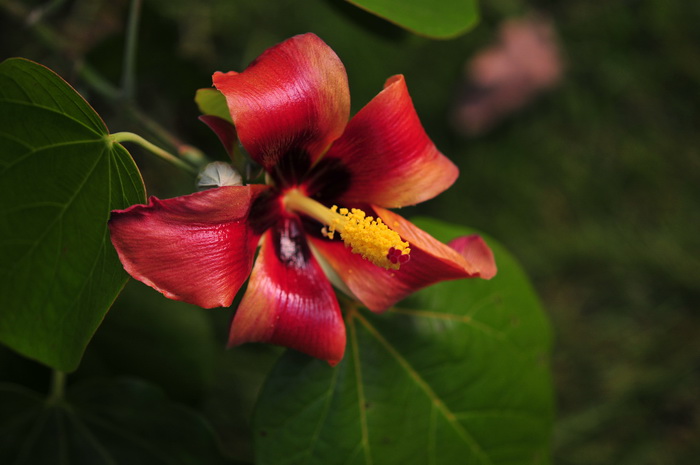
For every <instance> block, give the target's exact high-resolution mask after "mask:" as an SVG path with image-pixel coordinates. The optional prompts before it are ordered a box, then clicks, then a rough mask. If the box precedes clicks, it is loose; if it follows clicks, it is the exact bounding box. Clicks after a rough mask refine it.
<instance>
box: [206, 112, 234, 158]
mask: <svg viewBox="0 0 700 465" xmlns="http://www.w3.org/2000/svg"><path fill="white" fill-rule="evenodd" d="M199 120H200V121H201V122H203V123H204V124H206V125H207V126H209V128H210V129H211V130H212V131H214V133H215V134H216V135H217V136H218V137H219V140H220V141H221V143H222V144H223V145H224V148H225V149H226V152H228V156H229V157H231V158H233V149H234V148H235V146H236V141H237V140H238V138H237V137H236V128H235V127H234V126H233V124H231V123H230V122H228V121H226V120H225V119H223V118H219V117H218V116H213V115H202V116H200V117H199Z"/></svg>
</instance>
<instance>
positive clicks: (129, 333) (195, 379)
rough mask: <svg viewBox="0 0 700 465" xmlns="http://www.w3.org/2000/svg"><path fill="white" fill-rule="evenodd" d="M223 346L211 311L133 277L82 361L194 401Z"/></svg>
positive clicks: (206, 384) (211, 374)
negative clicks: (170, 296)
mask: <svg viewBox="0 0 700 465" xmlns="http://www.w3.org/2000/svg"><path fill="white" fill-rule="evenodd" d="M223 347H224V342H223V341H220V340H218V339H217V338H216V337H215V336H214V332H213V328H212V325H211V323H210V321H209V319H208V318H207V312H205V311H204V310H202V309H201V308H198V307H194V306H192V305H189V304H186V303H184V302H177V301H174V300H169V299H163V296H162V295H160V294H159V293H157V292H153V290H152V289H151V288H150V287H147V286H146V285H144V284H142V283H140V282H138V281H136V280H131V281H130V282H129V283H128V284H127V285H126V288H125V289H124V291H123V292H122V293H121V295H120V296H119V300H117V302H116V303H115V304H114V307H112V310H110V312H109V313H108V314H107V317H106V318H105V320H104V322H103V324H102V326H100V328H99V330H98V331H97V333H96V334H95V337H94V338H93V339H92V342H91V343H90V346H89V347H88V349H87V351H86V352H85V358H84V361H83V366H86V367H89V363H91V362H93V361H94V363H96V364H99V366H101V367H103V368H108V369H109V371H110V372H111V373H116V374H120V375H126V376H137V377H138V378H141V379H144V380H147V381H150V382H154V383H156V384H158V385H159V386H163V388H164V389H165V391H166V392H167V393H168V395H169V396H170V397H171V398H173V399H177V400H182V401H190V402H196V401H198V400H199V399H200V398H201V395H202V394H203V393H204V392H205V391H206V390H207V389H208V388H209V386H210V383H211V381H212V380H213V378H214V362H215V357H216V356H217V355H218V353H219V352H220V351H221V350H223Z"/></svg>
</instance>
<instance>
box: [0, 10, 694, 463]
mask: <svg viewBox="0 0 700 465" xmlns="http://www.w3.org/2000/svg"><path fill="white" fill-rule="evenodd" d="M14 3H19V4H26V5H29V4H34V5H36V4H38V3H39V2H13V1H12V0H9V1H7V2H3V6H2V8H3V13H2V14H0V37H1V38H2V40H0V44H2V45H0V53H2V56H3V57H8V56H16V55H21V56H26V57H29V58H32V59H34V60H35V61H39V62H41V63H44V64H47V65H49V66H50V67H51V68H53V69H55V70H57V71H58V72H59V74H61V75H62V76H64V77H66V78H67V79H69V81H70V82H71V83H72V84H73V85H75V86H76V88H77V89H79V91H80V93H81V94H83V95H85V96H86V97H87V98H88V99H89V101H90V103H91V104H92V105H93V106H94V107H95V108H97V109H98V110H99V112H100V114H101V115H102V116H103V117H104V118H105V120H106V121H107V122H108V123H109V126H110V128H112V129H119V130H133V131H137V132H139V133H140V134H143V135H144V136H148V137H149V139H153V140H154V141H158V142H161V143H163V144H164V145H166V146H167V145H168V143H169V141H168V140H167V138H165V137H163V134H162V133H159V132H158V131H154V130H153V129H154V127H153V126H152V125H150V124H148V123H145V122H144V120H142V119H139V118H136V119H134V118H133V114H132V113H131V111H130V108H129V107H128V106H125V105H124V104H123V102H121V101H119V100H115V99H114V98H113V97H110V96H108V95H106V94H103V93H100V92H99V91H97V90H96V88H95V87H94V86H93V84H94V82H93V83H89V82H90V81H91V79H92V78H93V77H94V76H91V75H90V73H89V71H93V72H94V71H97V72H99V73H100V74H101V75H102V76H104V77H106V78H107V79H108V80H109V81H111V82H118V81H119V79H120V72H121V60H120V58H119V57H120V54H121V51H122V48H123V42H124V36H123V34H122V33H121V29H120V28H121V27H122V24H123V22H122V19H123V17H124V16H125V10H124V8H123V6H124V2H100V1H92V0H90V1H81V0H76V1H72V2H51V3H52V4H55V5H58V7H53V10H51V11H50V12H48V13H47V14H45V15H43V16H42V15H40V14H35V15H33V16H32V18H33V22H32V24H33V26H30V27H27V22H25V19H26V17H27V16H22V17H21V18H20V19H17V18H15V17H13V16H12V15H13V13H8V11H6V10H4V8H5V5H9V4H14ZM61 5H63V6H61ZM143 5H144V10H143V16H142V20H143V21H142V31H143V32H142V34H143V37H142V40H141V42H140V44H139V47H138V50H139V52H138V62H137V64H138V66H137V74H138V81H137V83H138V85H137V94H136V95H137V102H138V103H139V106H140V107H141V108H147V109H148V114H149V115H150V116H151V117H152V118H153V119H155V120H157V121H159V122H160V123H162V125H163V126H165V127H166V128H169V129H171V130H177V133H178V136H179V137H181V138H182V139H184V140H187V141H189V142H194V143H195V144H196V145H197V146H199V147H201V148H203V149H204V151H205V152H206V153H207V154H208V155H210V156H211V157H217V158H220V159H225V157H226V155H225V153H224V152H223V151H222V150H221V147H220V144H219V142H218V141H216V139H215V138H212V137H211V134H210V133H209V132H208V130H206V129H205V128H204V127H203V126H202V127H200V126H199V125H198V124H199V123H197V122H196V116H197V112H196V108H195V106H194V105H193V104H192V102H191V98H192V91H193V89H198V88H203V87H208V86H209V85H210V81H209V75H210V73H211V71H212V70H215V69H221V70H227V69H239V70H240V69H243V68H244V67H245V66H246V64H247V63H248V62H249V61H250V60H251V59H252V58H254V57H255V56H256V55H257V54H259V53H260V52H261V51H262V50H264V49H265V48H266V47H267V46H269V45H271V44H272V43H275V42H278V41H280V40H283V39H284V38H286V37H289V36H290V35H292V34H296V33H300V32H307V31H313V32H316V33H317V34H319V35H320V36H321V37H323V38H324V40H326V41H327V42H328V43H329V44H330V45H331V46H332V47H333V48H334V49H335V50H336V51H337V52H338V54H339V55H340V56H341V57H342V58H343V60H344V61H345V63H346V64H347V66H348V71H349V73H350V84H351V88H352V91H353V99H354V100H353V104H354V107H355V109H359V107H360V106H361V105H362V104H364V103H365V102H367V101H368V99H369V98H371V97H372V96H373V95H374V94H376V92H377V90H378V89H379V88H380V87H381V85H382V82H383V80H384V79H385V78H386V76H388V75H390V74H392V73H397V72H401V73H404V74H405V75H406V77H407V81H408V83H409V86H410V88H411V91H412V97H413V99H414V102H415V104H416V107H417V108H418V111H419V114H420V115H421V118H422V119H423V122H424V124H425V125H426V128H427V129H428V133H429V134H430V135H431V136H432V137H433V139H434V140H436V142H437V145H438V147H440V148H441V149H442V151H443V152H444V153H446V154H448V155H449V156H450V157H451V158H452V159H453V160H454V161H455V162H456V163H457V164H458V165H459V166H460V168H461V172H462V175H461V180H460V182H458V183H457V184H456V185H455V186H454V187H453V189H451V190H449V191H448V192H447V193H446V194H445V195H443V196H442V197H441V198H440V200H439V201H433V202H430V203H429V204H427V205H426V206H425V207H422V208H421V209H419V211H420V212H421V213H424V214H430V215H432V216H435V217H438V218H443V219H448V220H450V221H452V222H455V223H458V224H470V225H474V226H477V227H478V228H479V229H481V230H485V231H489V232H490V233H491V234H492V235H493V236H495V237H498V238H499V239H500V240H501V242H502V243H504V244H505V245H506V246H507V247H508V249H509V250H511V251H512V252H513V253H514V254H515V256H517V257H518V258H519V259H520V261H521V262H522V263H523V265H524V267H525V269H526V270H527V271H528V274H529V275H530V276H531V277H532V278H533V282H534V284H535V287H536V289H537V290H538V293H539V294H540V295H541V297H542V300H543V302H544V304H545V305H544V306H545V308H546V309H547V312H548V314H549V315H550V316H551V318H552V320H553V324H554V327H555V334H556V337H555V346H554V359H553V370H554V379H555V384H556V387H557V392H558V394H557V398H558V401H557V404H558V415H557V420H556V423H555V435H554V462H555V463H561V464H565V465H579V464H586V465H599V464H600V465H602V464H607V463H616V464H620V465H626V464H635V465H636V464H639V463H675V464H681V465H686V464H687V465H690V464H694V463H696V462H697V456H698V454H699V453H700V450H699V449H698V441H697V437H698V431H700V423H699V422H698V419H700V414H699V413H698V412H699V410H698V406H699V405H700V404H699V403H698V401H697V393H696V391H697V389H696V386H697V385H698V383H699V382H700V378H699V377H698V371H697V370H694V369H693V367H695V366H697V365H698V360H700V346H699V345H698V344H697V338H696V336H695V335H696V334H697V332H698V331H700V320H699V319H698V317H697V312H696V308H697V307H698V298H699V297H700V292H699V291H700V287H698V280H697V276H698V274H699V273H700V263H698V260H697V256H698V251H700V243H699V242H698V237H699V236H698V235H697V224H698V222H699V221H700V217H699V216H698V215H699V212H700V208H698V198H700V190H699V189H698V186H700V171H699V170H698V167H699V166H700V165H698V164H697V162H696V160H697V159H698V150H697V147H698V146H700V140H699V138H698V132H697V130H696V126H697V125H696V124H695V121H696V119H697V118H696V117H695V115H696V113H697V108H698V106H700V101H699V100H698V94H697V92H695V88H696V83H697V81H698V79H699V78H700V72H699V69H698V63H700V61H698V60H697V44H698V43H700V42H699V41H700V36H699V35H698V31H699V30H698V28H697V23H698V21H699V18H700V6H699V5H698V4H695V3H687V2H685V3H682V2H665V1H661V0H641V1H638V2H635V3H634V4H633V6H634V14H630V3H629V2H613V3H610V2H589V1H586V0H574V1H572V2H565V3H562V2H551V1H537V2H534V3H531V5H534V6H536V7H537V8H538V9H539V11H540V12H541V13H544V14H546V15H547V16H549V17H550V18H551V19H552V20H553V21H554V24H555V27H556V28H557V30H558V31H559V33H560V40H561V44H562V46H563V48H564V50H565V51H566V56H567V62H566V66H567V69H566V76H567V77H566V80H565V81H564V82H563V83H562V85H561V87H560V88H559V89H558V90H556V91H555V92H554V93H553V94H551V95H550V96H546V97H544V98H543V99H540V100H539V101H538V102H537V103H536V104H535V105H534V106H532V107H530V108H529V109H527V110H525V111H523V112H521V113H520V114H518V115H516V116H515V117H514V118H512V119H511V120H510V121H508V122H506V123H505V124H504V125H502V126H500V127H498V128H496V129H495V130H494V131H493V132H492V133H490V134H487V135H485V136H481V137H478V138H472V139H464V138H461V137H459V136H457V135H456V134H455V133H454V131H453V130H452V129H451V128H450V127H449V124H448V122H447V119H446V115H447V114H448V113H449V110H450V108H451V107H452V105H454V104H455V89H456V88H457V87H459V85H460V80H461V73H462V68H463V65H464V61H465V60H467V59H468V58H469V57H470V56H472V55H473V54H474V53H475V52H476V50H477V49H479V48H480V47H482V46H483V45H485V44H487V43H489V42H490V41H491V39H492V37H493V36H494V35H495V33H496V31H495V29H496V25H497V24H498V23H499V22H500V21H502V20H503V19H504V18H505V17H508V16H511V15H515V14H520V13H521V12H522V11H523V10H524V9H525V8H526V5H524V4H523V3H522V2H516V1H510V0H499V1H496V2H482V8H481V12H480V15H481V16H482V21H481V22H480V24H479V25H478V27H475V28H474V29H473V30H472V31H471V32H470V33H469V34H466V35H464V36H461V37H459V38H457V39H453V40H450V41H429V40H427V39H424V38H422V37H417V36H413V35H411V34H409V33H408V32H406V31H405V30H404V29H400V28H398V27H393V26H392V25H390V24H388V23H387V22H385V21H382V20H379V19H378V18H376V17H374V16H372V15H370V14H368V13H365V12H364V11H362V10H360V9H359V8H356V7H354V6H353V5H350V4H348V3H346V2H339V1H337V0H309V1H307V2H298V1H291V0H286V1H285V0H280V1H279V2H275V9H274V11H273V10H271V9H270V6H269V3H268V2H259V1H254V0H246V1H240V2H231V1H229V0H214V1H211V2H204V3H202V2H183V1H166V0H149V1H148V2H143ZM42 11H43V10H42ZM36 12H39V10H38V9H37V10H35V13H36ZM52 28H53V30H55V31H60V32H61V33H62V34H63V35H64V38H63V41H51V40H48V41H47V40H46V37H49V36H46V35H45V32H46V30H47V29H48V30H51V29H52ZM37 32H38V33H37ZM58 44H63V45H61V47H62V48H61V51H60V52H59V53H57V52H56V49H55V47H56V45H58ZM76 58H77V59H76ZM103 83H104V82H103ZM115 88H116V87H115ZM132 155H133V156H134V158H135V159H136V160H137V163H138V165H139V168H140V170H141V172H142V174H143V176H144V178H145V180H146V183H147V185H148V186H149V191H150V192H151V193H154V194H156V195H159V196H161V197H167V196H173V195H181V194H184V193H188V192H191V191H192V185H191V179H190V178H189V177H188V176H187V175H185V174H182V173H180V172H178V171H176V170H175V169H173V168H171V167H170V166H167V165H165V164H164V163H163V162H161V161H160V160H153V159H151V158H149V157H147V156H145V155H144V153H143V152H141V151H140V150H139V149H135V150H133V151H132ZM1 186H2V184H0V189H1V188H2V187H1ZM410 212H411V213H413V212H415V210H410ZM411 213H409V216H410V214H411ZM0 264H3V265H4V261H3V257H0ZM0 296H1V294H0ZM3 304H4V301H2V297H0V314H1V313H2V311H3V309H4V305H3ZM146 314H147V315H148V321H147V322H142V321H141V318H142V316H143V315H146ZM176 315H177V316H176ZM184 315H187V316H186V317H185V316H184ZM230 317H231V315H230V312H229V311H226V310H221V311H220V310H216V311H206V312H205V311H202V310H197V309H193V308H191V307H188V306H186V305H179V304H177V303H174V302H171V301H166V300H165V299H162V298H159V296H158V295H156V294H155V293H153V292H152V291H150V290H149V289H147V288H146V287H145V286H142V285H140V284H138V283H134V282H132V283H130V284H128V285H127V287H126V290H125V292H124V293H122V294H121V296H120V297H119V299H118V300H117V302H116V303H115V305H114V307H113V308H112V310H111V311H110V312H109V313H108V315H107V317H106V319H105V321H104V324H103V325H102V326H100V328H99V329H98V331H97V334H96V336H95V339H94V341H93V342H92V343H91V344H90V345H89V346H88V350H87V352H86V354H85V357H84V360H83V362H82V363H81V365H80V367H79V369H78V370H77V371H76V372H75V373H74V374H73V375H71V376H69V377H68V384H69V386H68V387H69V392H70V387H71V384H72V383H76V384H77V383H78V382H80V381H81V380H86V379H90V378H92V377H94V376H96V375H103V376H107V377H110V378H111V377H113V376H117V375H129V376H138V377H140V378H144V379H146V380H148V381H149V382H150V383H153V384H156V385H158V386H159V387H160V388H162V389H164V390H165V391H166V392H167V394H168V396H169V397H171V398H173V399H176V400H178V401H180V402H184V403H186V404H187V405H189V406H190V407H192V408H194V409H197V410H198V411H200V412H201V413H202V414H203V415H205V416H206V418H207V419H208V421H209V422H211V423H212V424H213V425H214V427H215V429H216V431H217V433H218V434H219V436H220V438H222V446H223V447H224V448H225V449H226V453H227V454H228V456H230V457H234V458H236V459H238V460H242V461H244V462H252V460H253V452H252V449H251V446H250V443H252V441H253V439H254V438H253V436H252V432H251V431H250V427H249V424H248V421H249V418H250V415H251V413H252V412H251V409H252V404H253V402H254V400H255V399H256V397H257V393H258V390H259V388H260V386H261V384H262V383H263V381H264V376H265V374H266V373H267V372H268V371H269V369H270V368H271V366H272V365H273V364H274V361H275V359H276V357H277V355H278V352H277V351H276V350H275V349H274V348H271V347H268V346H259V347H258V346H245V347H242V348H240V349H236V350H231V351H226V352H224V351H222V350H218V351H214V355H211V351H210V350H209V349H207V350H203V351H201V352H198V351H189V352H188V351H187V350H185V349H184V348H195V347H198V344H203V346H205V347H208V348H212V347H213V348H221V347H223V345H224V344H225V339H226V334H225V332H226V329H225V328H226V326H227V323H228V321H229V320H230ZM170 323H172V325H169V324H170ZM166 327H167V328H168V331H164V332H167V333H169V334H170V335H171V337H172V338H169V337H165V336H163V334H162V333H161V332H160V330H159V329H158V328H166ZM188 327H191V328H192V331H191V332H189V333H188V332H187V331H186V329H187V328H188ZM176 328H180V329H176ZM136 333H138V336H139V337H143V339H141V340H142V341H143V345H144V347H149V348H150V350H151V352H150V353H149V355H150V356H151V357H152V358H150V359H149V357H143V356H140V354H143V353H144V352H143V351H144V350H148V349H138V350H137V349H136V347H137V346H138V345H139V344H140V343H139V344H135V345H130V342H131V339H132V337H133V336H134V334H136ZM159 334H160V335H161V337H160V341H161V342H156V340H157V339H158V337H157V335H159ZM185 335H186V336H187V337H185ZM149 337H152V338H153V341H154V342H153V343H152V344H151V345H150V346H149V345H148V344H147V343H146V342H147V341H148V338H149ZM166 340H167V342H166ZM115 341H120V342H121V343H120V344H116V343H115ZM176 341H177V342H176ZM174 344H180V345H179V346H178V347H180V348H182V349H183V350H182V352H179V351H178V353H169V352H168V349H167V348H168V347H169V346H170V345H174ZM154 347H157V348H158V349H157V350H154ZM130 349H131V352H130ZM156 354H157V355H156ZM187 355H188V361H187V363H186V365H185V367H183V368H180V367H181V361H182V360H183V357H186V356H187ZM206 360H208V363H205V361H206ZM139 362H140V363H139ZM159 362H160V363H159ZM205 365H206V368H205V369H203V372H198V373H195V374H193V376H190V374H191V373H192V371H191V370H192V367H193V366H205ZM212 365H213V366H212ZM205 372H206V373H208V374H206V373H205ZM46 378H47V372H46V370H45V369H44V368H42V367H41V366H39V365H37V364H35V363H33V362H31V361H28V360H26V359H24V358H22V357H20V356H18V355H16V354H14V353H12V352H11V351H9V350H6V349H3V348H0V379H1V380H4V381H12V382H13V383H16V384H22V385H26V386H30V387H31V388H32V389H33V390H35V391H39V392H43V391H45V390H46ZM0 417H2V416H1V415H0Z"/></svg>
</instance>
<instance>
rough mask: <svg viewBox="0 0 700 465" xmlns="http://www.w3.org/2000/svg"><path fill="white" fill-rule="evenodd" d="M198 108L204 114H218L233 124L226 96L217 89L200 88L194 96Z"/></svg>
mask: <svg viewBox="0 0 700 465" xmlns="http://www.w3.org/2000/svg"><path fill="white" fill-rule="evenodd" d="M194 101H195V103H196V104H197V108H199V111H200V112H201V113H202V114H203V115H212V116H218V117H219V118H222V119H225V120H226V121H228V122H229V123H231V124H233V120H232V119H231V112H229V110H228V104H227V103H226V97H224V94H222V93H221V92H219V91H218V90H216V89H198V90H197V93H196V94H195V96H194Z"/></svg>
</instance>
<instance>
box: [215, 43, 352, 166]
mask: <svg viewBox="0 0 700 465" xmlns="http://www.w3.org/2000/svg"><path fill="white" fill-rule="evenodd" d="M213 79H214V86H216V88H217V89H218V90H219V91H221V93H223V94H224V95H225V96H226V101H227V102H228V106H229V110H230V111H231V116H232V118H233V122H234V124H235V125H236V130H237V131H238V137H239V139H240V141H241V143H242V144H243V146H244V147H245V149H246V150H247V151H248V153H249V154H250V155H251V157H252V158H253V159H254V160H255V161H256V162H258V163H259V164H260V165H262V166H263V167H264V168H265V169H266V170H268V171H271V169H272V168H273V167H274V166H275V165H277V163H278V162H280V160H281V159H282V158H283V157H297V158H300V159H301V160H291V161H289V160H287V162H290V163H298V162H302V163H306V164H309V163H311V162H313V161H314V160H316V159H317V158H318V157H319V156H320V155H321V154H323V153H324V152H325V151H326V149H327V148H328V146H329V145H330V144H331V143H332V142H333V141H334V140H335V139H337V138H338V137H339V136H340V135H341V134H342V132H343V129H344V128H345V125H346V124H347V121H348V117H349V115H350V92H349V90H348V82H347V75H346V73H345V67H344V66H343V64H342V63H341V61H340V59H339V58H338V56H337V55H336V54H335V52H333V50H331V48H330V47H328V45H326V44H325V43H324V42H323V41H322V40H321V39H319V38H318V37H317V36H315V35H314V34H303V35H299V36H295V37H292V38H291V39H288V40H286V41H284V42H282V43H281V44H279V45H276V46H274V47H272V48H270V49H268V50H267V51H265V52H264V53H263V54H262V55H260V57H258V58H257V59H256V60H255V61H253V62H252V63H251V64H250V66H248V68H247V69H246V70H245V71H243V72H241V73H236V72H229V73H221V72H217V73H215V74H214V77H213Z"/></svg>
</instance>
